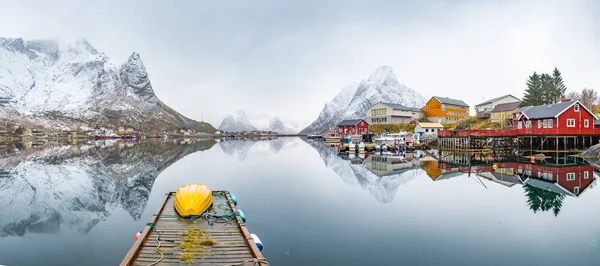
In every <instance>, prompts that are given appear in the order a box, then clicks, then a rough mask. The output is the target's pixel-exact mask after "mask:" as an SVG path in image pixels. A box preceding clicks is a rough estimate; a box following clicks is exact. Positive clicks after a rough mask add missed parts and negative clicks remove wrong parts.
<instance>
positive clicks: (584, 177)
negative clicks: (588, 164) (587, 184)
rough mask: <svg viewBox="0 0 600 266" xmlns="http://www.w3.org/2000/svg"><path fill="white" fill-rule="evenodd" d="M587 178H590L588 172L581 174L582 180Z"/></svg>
mask: <svg viewBox="0 0 600 266" xmlns="http://www.w3.org/2000/svg"><path fill="white" fill-rule="evenodd" d="M588 178H590V176H589V172H588V171H584V172H583V179H588Z"/></svg>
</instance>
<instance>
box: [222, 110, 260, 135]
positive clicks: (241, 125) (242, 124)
mask: <svg viewBox="0 0 600 266" xmlns="http://www.w3.org/2000/svg"><path fill="white" fill-rule="evenodd" d="M219 129H220V130H223V131H227V132H242V131H246V132H247V131H254V130H257V128H256V127H255V126H254V125H252V123H250V121H249V120H248V115H247V114H246V112H244V111H242V110H239V111H237V112H236V113H235V114H229V115H227V116H225V118H223V121H221V125H220V126H219Z"/></svg>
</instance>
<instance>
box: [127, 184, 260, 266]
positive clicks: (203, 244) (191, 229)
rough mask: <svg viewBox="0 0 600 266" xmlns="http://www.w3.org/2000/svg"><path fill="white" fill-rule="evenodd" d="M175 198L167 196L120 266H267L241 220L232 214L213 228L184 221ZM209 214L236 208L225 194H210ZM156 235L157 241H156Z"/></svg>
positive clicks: (202, 221)
mask: <svg viewBox="0 0 600 266" xmlns="http://www.w3.org/2000/svg"><path fill="white" fill-rule="evenodd" d="M174 197H175V192H170V193H168V194H167V195H166V197H165V200H164V202H163V203H162V204H161V206H160V208H159V209H158V212H157V213H156V214H154V216H153V217H152V219H151V220H150V223H148V224H147V225H146V227H145V228H144V230H143V232H142V234H141V236H140V237H139V239H138V240H137V241H136V242H135V243H134V244H133V246H132V247H131V249H130V250H129V252H128V253H127V255H126V256H125V258H124V259H123V261H122V262H121V264H120V265H121V266H125V265H184V264H187V265H211V266H212V265H214V266H217V265H222V266H223V265H240V266H241V265H243V266H251V265H256V266H267V265H269V263H268V262H267V261H266V260H265V258H264V257H263V255H262V253H261V252H260V251H259V249H258V247H257V246H256V243H255V242H254V240H253V239H252V237H251V236H250V233H249V232H248V229H247V228H246V226H245V225H244V222H243V220H242V218H240V217H239V216H237V215H235V216H232V217H231V218H229V219H227V220H225V219H218V220H213V221H212V223H213V224H212V225H211V224H209V220H207V219H206V218H205V217H201V218H198V219H196V220H190V219H183V218H180V217H179V215H178V214H177V213H176V212H175V207H174V205H173V204H174ZM208 212H210V213H213V214H216V215H223V214H231V213H235V212H237V209H236V206H235V204H234V203H233V202H232V201H231V199H230V198H229V193H228V192H226V191H213V206H212V207H211V208H209V210H208ZM152 225H154V226H152ZM132 235H133V232H132ZM159 235H160V242H159V241H158V240H157V237H159ZM159 245H160V246H159ZM157 249H158V251H160V252H161V253H162V255H161V254H160V253H159V252H158V251H157ZM161 257H162V259H161ZM153 263H156V264H153Z"/></svg>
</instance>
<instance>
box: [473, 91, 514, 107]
mask: <svg viewBox="0 0 600 266" xmlns="http://www.w3.org/2000/svg"><path fill="white" fill-rule="evenodd" d="M509 96H510V97H513V98H515V99H517V100H519V98H517V97H515V96H512V95H510V94H506V95H503V96H500V97H496V98H492V99H489V100H487V101H485V102H482V103H480V104H478V105H475V107H477V106H480V105H484V104H488V103H492V102H495V101H497V100H500V99H502V98H505V97H509ZM519 101H520V100H519Z"/></svg>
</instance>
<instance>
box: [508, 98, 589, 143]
mask: <svg viewBox="0 0 600 266" xmlns="http://www.w3.org/2000/svg"><path fill="white" fill-rule="evenodd" d="M596 119H597V118H596V116H595V115H594V114H593V113H592V112H591V111H590V110H588V109H587V108H586V107H585V106H583V105H582V104H581V103H579V101H573V102H560V103H554V104H546V105H541V106H527V107H523V108H520V109H518V110H517V111H515V113H514V114H513V127H514V129H517V131H518V135H591V134H594V133H595V131H594V122H595V121H596Z"/></svg>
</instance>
